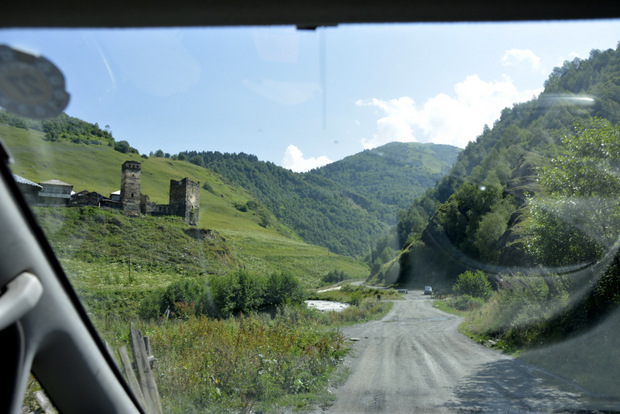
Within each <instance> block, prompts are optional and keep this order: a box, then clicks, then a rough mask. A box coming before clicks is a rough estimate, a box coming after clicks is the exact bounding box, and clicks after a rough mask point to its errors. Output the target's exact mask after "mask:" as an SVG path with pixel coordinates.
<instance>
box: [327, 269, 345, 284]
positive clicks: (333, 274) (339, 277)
mask: <svg viewBox="0 0 620 414" xmlns="http://www.w3.org/2000/svg"><path fill="white" fill-rule="evenodd" d="M348 278H349V277H348V276H347V275H346V274H345V273H344V272H343V271H342V270H330V272H329V273H327V274H326V275H325V276H323V277H322V278H321V280H322V281H323V282H325V283H338V282H342V281H343V280H346V279H348Z"/></svg>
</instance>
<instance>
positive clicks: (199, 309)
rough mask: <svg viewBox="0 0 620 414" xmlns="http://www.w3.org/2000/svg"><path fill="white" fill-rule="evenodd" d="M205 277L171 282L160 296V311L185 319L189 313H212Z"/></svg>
mask: <svg viewBox="0 0 620 414" xmlns="http://www.w3.org/2000/svg"><path fill="white" fill-rule="evenodd" d="M210 296H211V295H210V291H209V287H208V285H207V279H206V278H195V279H189V278H188V279H184V280H180V281H178V282H173V283H171V284H170V285H169V286H168V287H167V288H166V290H165V292H164V294H163V295H162V297H161V302H160V306H159V309H160V312H161V314H163V313H164V312H166V310H170V312H171V315H173V316H176V317H180V318H182V319H185V318H187V317H188V316H189V314H195V315H199V314H212V313H213V305H212V301H211V298H210Z"/></svg>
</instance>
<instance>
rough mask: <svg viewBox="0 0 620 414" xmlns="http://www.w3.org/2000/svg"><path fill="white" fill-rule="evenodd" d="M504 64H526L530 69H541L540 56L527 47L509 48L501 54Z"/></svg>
mask: <svg viewBox="0 0 620 414" xmlns="http://www.w3.org/2000/svg"><path fill="white" fill-rule="evenodd" d="M502 65H504V66H523V65H525V66H527V67H529V69H530V70H531V71H533V72H534V71H538V70H541V66H540V58H539V57H538V56H536V54H534V52H532V51H531V50H529V49H510V50H508V51H506V53H504V56H502Z"/></svg>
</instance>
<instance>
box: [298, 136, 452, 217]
mask: <svg viewBox="0 0 620 414" xmlns="http://www.w3.org/2000/svg"><path fill="white" fill-rule="evenodd" d="M460 152H461V149H460V148H457V147H454V146H451V145H441V144H432V143H418V142H407V143H405V142H391V143H389V144H385V145H383V146H381V147H377V148H374V149H371V150H365V151H363V152H360V153H357V154H355V155H351V156H349V157H346V158H344V159H342V160H340V161H336V162H333V163H331V164H328V165H325V166H323V167H321V168H317V169H314V170H312V171H310V172H309V174H315V175H320V176H322V177H326V178H329V179H330V180H332V181H334V182H336V183H338V184H341V185H343V186H345V187H347V188H349V189H351V190H352V191H355V192H356V193H358V194H360V195H363V196H364V197H367V198H369V199H371V200H374V201H377V202H379V203H382V204H386V205H389V206H394V207H395V208H396V211H398V210H401V209H407V208H408V207H409V206H410V205H411V201H412V200H413V199H415V198H417V197H420V196H421V195H422V194H423V193H424V191H426V190H427V189H428V188H431V187H433V186H434V185H435V184H436V183H437V182H438V181H439V180H441V178H442V177H443V176H444V175H445V174H446V173H447V172H448V171H449V169H450V168H451V167H452V166H453V165H454V163H455V162H456V159H457V156H458V154H459V153H460Z"/></svg>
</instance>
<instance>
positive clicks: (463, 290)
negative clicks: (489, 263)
mask: <svg viewBox="0 0 620 414" xmlns="http://www.w3.org/2000/svg"><path fill="white" fill-rule="evenodd" d="M452 290H454V291H455V292H456V293H458V294H459V295H469V296H471V297H474V298H481V299H484V300H488V299H489V298H490V297H491V294H492V293H493V288H492V287H491V283H489V280H488V279H487V276H486V275H485V274H484V273H483V272H482V271H481V270H476V273H472V272H471V271H469V270H467V271H466V272H464V273H461V274H460V275H459V276H458V278H457V279H456V283H455V284H454V286H452Z"/></svg>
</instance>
